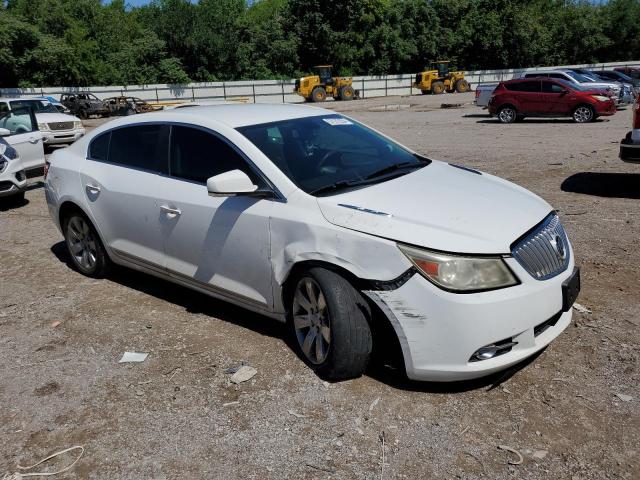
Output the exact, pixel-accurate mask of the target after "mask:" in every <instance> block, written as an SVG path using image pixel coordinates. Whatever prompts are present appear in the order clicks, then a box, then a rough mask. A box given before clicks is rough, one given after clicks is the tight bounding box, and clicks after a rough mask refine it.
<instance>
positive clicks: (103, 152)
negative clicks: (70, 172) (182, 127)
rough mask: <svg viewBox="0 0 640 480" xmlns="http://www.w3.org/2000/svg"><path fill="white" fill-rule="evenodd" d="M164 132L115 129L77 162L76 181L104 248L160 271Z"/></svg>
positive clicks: (140, 127) (157, 128)
mask: <svg viewBox="0 0 640 480" xmlns="http://www.w3.org/2000/svg"><path fill="white" fill-rule="evenodd" d="M168 133H169V127H166V126H163V125H156V124H147V125H144V124H143V125H134V126H128V127H123V128H118V129H115V130H113V131H111V132H107V133H105V134H103V135H100V136H98V137H96V138H95V139H94V140H93V141H92V142H91V144H90V146H89V152H88V158H87V159H86V161H84V162H81V163H80V165H79V168H80V181H81V182H82V189H83V192H84V194H85V195H86V200H87V203H88V205H89V208H90V210H91V214H92V215H93V217H94V219H95V220H96V222H95V225H96V227H97V228H98V230H99V231H100V234H101V236H102V238H103V239H104V241H105V243H106V244H107V246H108V247H109V248H110V249H111V250H113V252H114V253H116V254H117V255H119V256H120V257H122V258H124V259H125V260H128V261H131V262H134V263H137V264H142V265H143V266H147V267H152V268H157V269H158V270H163V268H164V249H163V242H162V236H161V234H160V222H159V219H160V207H159V203H158V198H159V197H160V194H161V192H162V190H161V188H162V181H161V180H162V178H163V175H165V174H166V171H167V147H168V144H167V141H168V136H169V135H168Z"/></svg>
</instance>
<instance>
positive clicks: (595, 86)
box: [580, 82, 621, 90]
mask: <svg viewBox="0 0 640 480" xmlns="http://www.w3.org/2000/svg"><path fill="white" fill-rule="evenodd" d="M580 85H582V86H583V87H588V88H593V89H598V88H604V89H607V88H610V89H612V90H620V88H621V87H620V85H619V84H617V83H607V82H583V83H581V84H580Z"/></svg>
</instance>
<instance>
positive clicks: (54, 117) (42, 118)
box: [36, 113, 80, 123]
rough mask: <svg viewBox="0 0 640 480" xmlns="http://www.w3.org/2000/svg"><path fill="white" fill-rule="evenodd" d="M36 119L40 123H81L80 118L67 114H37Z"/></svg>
mask: <svg viewBox="0 0 640 480" xmlns="http://www.w3.org/2000/svg"><path fill="white" fill-rule="evenodd" d="M36 119H37V120H38V123H50V122H77V121H80V119H79V118H78V117H76V116H74V115H67V114H66V113H36Z"/></svg>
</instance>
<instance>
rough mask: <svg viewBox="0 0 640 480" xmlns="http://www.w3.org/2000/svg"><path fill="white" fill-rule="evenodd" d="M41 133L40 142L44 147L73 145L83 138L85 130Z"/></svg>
mask: <svg viewBox="0 0 640 480" xmlns="http://www.w3.org/2000/svg"><path fill="white" fill-rule="evenodd" d="M40 133H42V141H43V142H44V144H45V145H59V144H67V143H73V142H75V141H76V140H78V139H79V138H82V137H84V134H85V129H84V128H76V129H73V130H51V131H45V132H40Z"/></svg>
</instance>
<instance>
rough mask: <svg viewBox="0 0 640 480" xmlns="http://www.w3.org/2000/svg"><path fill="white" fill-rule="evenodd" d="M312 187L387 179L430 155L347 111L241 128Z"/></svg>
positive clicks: (316, 190)
mask: <svg viewBox="0 0 640 480" xmlns="http://www.w3.org/2000/svg"><path fill="white" fill-rule="evenodd" d="M238 131H240V133H242V134H243V135H244V136H245V137H247V138H248V139H249V140H250V141H251V142H252V143H253V144H254V145H255V146H256V147H258V148H259V149H260V150H261V151H262V153H264V154H265V155H266V156H267V157H268V158H269V159H270V160H271V161H272V162H273V163H274V164H275V165H276V166H277V167H278V168H279V169H280V170H281V171H282V172H283V173H284V174H285V175H287V176H288V177H289V178H290V179H291V180H292V181H293V182H294V183H295V184H296V185H297V186H298V187H300V188H301V189H302V190H304V191H305V192H307V193H310V194H314V195H320V194H322V193H330V192H332V193H335V192H337V191H340V190H344V189H347V188H352V187H355V186H362V185H370V184H373V183H378V182H382V181H384V180H388V179H390V178H395V177H397V176H399V175H403V174H405V173H409V172H410V171H412V170H413V169H417V168H421V167H423V166H425V165H427V164H428V163H429V162H430V161H429V160H427V159H424V158H422V157H420V156H418V155H414V154H412V153H411V152H409V151H407V150H406V149H404V148H403V147H401V146H400V145H398V144H396V143H394V142H392V141H391V140H388V139H386V138H384V137H383V136H381V135H379V134H378V133H376V132H374V131H373V130H371V129H369V128H367V127H365V126H364V125H361V124H359V123H357V122H355V121H353V120H350V119H348V118H345V117H343V116H341V115H325V116H318V117H307V118H297V119H293V120H284V121H281V122H274V123H268V124H261V125H251V126H247V127H242V128H238Z"/></svg>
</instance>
